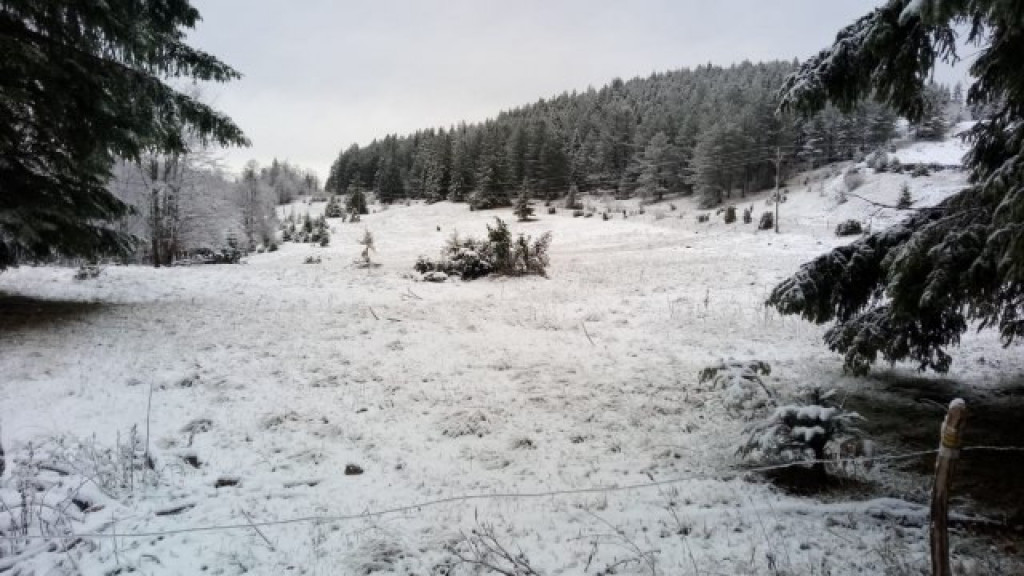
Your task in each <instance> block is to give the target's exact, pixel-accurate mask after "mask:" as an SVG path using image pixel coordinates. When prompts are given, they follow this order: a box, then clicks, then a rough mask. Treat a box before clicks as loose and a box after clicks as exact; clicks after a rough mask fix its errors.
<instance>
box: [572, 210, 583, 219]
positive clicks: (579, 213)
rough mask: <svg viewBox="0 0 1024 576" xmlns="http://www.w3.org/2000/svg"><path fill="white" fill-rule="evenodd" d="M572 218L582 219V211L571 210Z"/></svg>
mask: <svg viewBox="0 0 1024 576" xmlns="http://www.w3.org/2000/svg"><path fill="white" fill-rule="evenodd" d="M572 217H573V218H582V217H583V210H573V211H572Z"/></svg>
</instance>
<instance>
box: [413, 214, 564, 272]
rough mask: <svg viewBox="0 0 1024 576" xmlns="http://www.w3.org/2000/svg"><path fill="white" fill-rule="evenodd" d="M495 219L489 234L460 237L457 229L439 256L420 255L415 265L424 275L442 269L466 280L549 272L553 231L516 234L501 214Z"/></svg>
mask: <svg viewBox="0 0 1024 576" xmlns="http://www.w3.org/2000/svg"><path fill="white" fill-rule="evenodd" d="M494 220H495V225H494V227H493V228H492V227H491V226H487V238H485V239H476V238H472V237H470V236H466V237H460V236H459V235H458V232H454V233H452V236H451V238H449V239H448V241H447V243H446V244H445V246H444V248H442V249H441V257H440V258H439V259H438V260H431V259H429V258H427V257H425V256H420V257H419V259H418V260H417V261H416V265H415V266H414V268H415V269H416V271H417V272H419V273H420V274H424V275H426V274H429V273H432V272H441V273H444V274H445V275H447V276H458V277H460V278H462V279H463V280H474V279H476V278H481V277H483V276H487V275H490V274H494V275H497V276H525V275H537V276H547V266H548V249H549V247H550V246H551V233H550V232H545V233H544V234H543V235H541V237H540V238H538V239H536V240H534V239H533V238H531V237H529V236H524V235H523V234H519V235H518V236H517V237H515V238H513V237H512V233H511V232H510V231H509V229H508V225H507V224H505V222H503V221H502V220H501V219H500V218H495V219H494ZM434 278H436V276H435V277H434Z"/></svg>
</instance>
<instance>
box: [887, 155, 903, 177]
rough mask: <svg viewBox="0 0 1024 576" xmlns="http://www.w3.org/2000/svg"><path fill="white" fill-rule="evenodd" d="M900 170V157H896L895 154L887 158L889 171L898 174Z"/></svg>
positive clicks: (901, 168) (901, 166)
mask: <svg viewBox="0 0 1024 576" xmlns="http://www.w3.org/2000/svg"><path fill="white" fill-rule="evenodd" d="M902 171H903V165H902V164H900V159H899V158H897V157H896V156H893V157H892V158H891V159H889V172H893V173H896V174H899V173H900V172H902Z"/></svg>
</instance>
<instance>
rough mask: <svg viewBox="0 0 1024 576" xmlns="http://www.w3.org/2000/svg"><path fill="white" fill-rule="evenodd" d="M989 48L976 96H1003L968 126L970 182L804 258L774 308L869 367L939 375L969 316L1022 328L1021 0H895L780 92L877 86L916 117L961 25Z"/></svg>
mask: <svg viewBox="0 0 1024 576" xmlns="http://www.w3.org/2000/svg"><path fill="white" fill-rule="evenodd" d="M961 23H967V24H968V25H969V26H970V28H969V34H968V43H976V44H977V45H978V46H980V47H981V49H980V51H979V52H978V56H977V59H976V60H975V61H974V63H973V65H972V66H971V73H972V76H973V77H974V78H975V80H974V83H973V84H972V85H971V87H970V89H969V91H968V101H969V103H998V104H997V106H996V108H995V112H994V114H993V116H992V117H991V118H990V119H989V121H987V122H982V123H978V124H977V125H976V126H975V127H974V128H973V129H972V131H971V132H970V134H969V140H970V142H971V143H972V148H971V151H970V153H969V154H968V156H967V160H966V164H967V167H968V169H969V171H970V185H969V186H968V187H966V188H965V189H963V190H962V191H961V192H959V193H957V194H954V195H953V196H951V197H949V198H947V199H946V200H944V201H942V202H940V203H939V204H938V205H936V206H934V207H930V208H927V209H921V210H918V211H915V212H914V213H913V214H912V215H911V216H910V217H909V218H907V219H906V220H905V221H904V222H903V223H901V224H900V225H898V226H896V227H894V228H892V229H890V230H885V231H881V232H875V233H872V234H869V235H867V236H865V237H863V238H862V239H859V240H857V241H855V242H853V243H851V244H848V245H845V246H840V247H839V248H836V249H834V250H833V251H832V252H830V253H828V254H826V255H824V256H821V257H819V258H817V259H815V260H814V261H812V262H809V263H807V264H805V265H804V266H803V267H802V268H801V269H800V271H799V272H797V273H796V275H794V276H793V277H791V278H789V279H788V280H786V281H784V282H783V283H782V284H780V285H779V286H777V287H776V288H775V289H774V291H773V292H772V294H771V296H770V298H769V301H768V302H769V304H771V305H773V306H775V307H776V308H778V309H779V310H780V311H781V312H783V313H785V314H799V315H801V316H803V317H804V318H806V319H807V320H810V321H813V322H816V323H819V324H821V323H832V326H831V328H830V329H829V330H828V332H827V333H826V336H825V341H826V343H827V344H828V346H829V347H830V348H831V349H832V350H834V351H837V352H840V353H841V354H844V355H845V365H846V367H847V368H848V369H850V370H852V371H853V372H854V373H861V374H862V373H865V372H867V371H868V370H869V368H870V366H871V364H873V363H874V362H875V361H877V360H878V359H879V357H881V358H882V359H884V360H886V361H889V362H896V361H900V360H911V361H914V362H916V363H917V365H918V366H919V367H920V368H921V369H933V370H936V371H940V372H944V371H946V370H948V369H949V366H950V362H951V361H952V358H951V357H950V355H949V353H948V352H947V349H948V348H949V347H950V346H955V345H957V344H958V343H959V341H960V336H961V334H963V333H964V332H965V331H966V330H967V329H968V327H969V326H972V325H977V326H980V327H982V328H995V329H998V330H999V332H1000V334H1001V336H1002V339H1003V342H1004V344H1006V345H1010V344H1011V343H1013V342H1015V341H1017V339H1019V338H1020V337H1021V336H1024V312H1022V308H1021V303H1022V302H1024V192H1022V190H1024V186H1022V185H1021V184H1022V182H1024V76H1022V75H1021V74H1018V73H1016V72H1015V71H1016V70H1019V69H1020V62H1021V59H1022V55H1024V23H1022V21H1021V19H1020V18H1019V13H1018V11H1017V8H1016V7H1015V5H1013V4H1008V3H998V2H992V1H991V0H964V1H957V0H930V1H928V0H926V1H923V2H921V1H911V0H889V1H888V2H886V3H885V5H883V6H882V7H880V8H878V9H876V10H874V11H873V12H871V13H869V14H867V15H866V16H863V17H862V18H860V19H859V20H857V21H856V22H854V23H853V24H851V25H850V26H848V27H846V28H845V29H843V30H842V31H841V32H840V33H839V35H838V36H837V39H836V43H835V45H834V46H833V47H832V48H830V49H827V50H824V51H822V52H821V53H820V54H818V55H817V56H815V57H813V58H811V59H810V60H808V61H807V62H806V63H804V64H803V65H802V66H801V68H800V70H799V71H798V72H797V73H796V74H794V75H792V76H790V77H789V78H788V79H787V80H786V82H785V84H784V85H783V89H782V92H781V95H782V103H783V106H784V107H785V108H787V109H794V110H797V111H801V112H804V113H815V112H817V111H818V110H820V109H821V108H822V107H823V106H824V105H825V104H826V102H832V103H833V104H835V105H836V106H838V107H840V108H842V109H844V110H850V109H852V108H853V107H854V106H855V105H856V103H857V102H858V100H860V99H862V98H865V97H868V96H869V95H874V96H875V97H876V98H879V99H881V100H882V101H884V102H885V103H887V104H888V105H890V106H891V107H892V108H893V109H894V110H896V111H897V112H899V113H900V114H902V115H905V116H907V117H908V118H909V119H910V120H911V121H912V122H919V121H920V120H921V119H922V118H923V117H924V114H925V112H926V107H927V106H928V104H927V92H928V87H927V86H926V84H925V82H924V79H927V78H929V77H930V76H931V71H932V69H933V68H934V66H935V65H936V63H937V62H939V61H941V60H950V59H952V58H955V56H956V41H955V40H956V36H957V33H956V31H955V27H956V26H958V25H959V24H961Z"/></svg>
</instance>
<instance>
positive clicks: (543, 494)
mask: <svg viewBox="0 0 1024 576" xmlns="http://www.w3.org/2000/svg"><path fill="white" fill-rule="evenodd" d="M961 451H962V452H982V451H991V452H1021V453H1024V447H1016V446H968V447H964V448H961ZM938 452H939V451H938V449H933V450H919V451H916V452H906V453H901V454H886V455H881V456H871V457H867V456H865V457H857V458H837V459H824V460H797V461H793V462H788V463H785V464H774V465H768V466H757V467H749V468H738V469H732V470H728V471H724V472H721V473H718V474H699V473H695V474H689V475H686V476H676V477H672V478H666V479H663V480H651V481H649V482H638V483H632V484H622V485H609V486H591V487H585V488H565V489H560V490H546V491H538V492H493V493H481V494H465V495H460V496H448V497H445V498H436V499H433V500H424V501H421V502H417V503H414V504H407V505H404V506H395V507H392V508H383V509H379V510H372V511H366V512H359V513H353V514H336V515H313V516H299V517H295V518H284V519H281V520H264V521H259V522H257V521H248V522H245V523H229V524H211V525H207V526H191V527H184V528H173V529H169V530H152V531H145V532H93V533H88V532H83V533H70V534H65V535H23V536H0V542H13V541H21V542H24V541H30V540H37V541H38V540H50V541H52V540H74V539H83V540H111V539H116V538H122V539H136V538H157V537H162V536H174V535H178V534H191V533H200V532H227V531H235V530H254V529H258V528H267V527H274V526H286V525H292V524H308V523H312V524H323V523H328V522H348V521H353V520H368V519H373V518H380V517H382V516H392V515H396V514H404V513H409V512H419V511H421V510H423V509H425V508H436V507H438V506H443V505H446V504H460V503H465V502H473V501H480V500H534V499H540V498H554V497H559V496H580V495H586V494H607V493H615V492H632V491H637V490H646V489H649V488H658V487H662V486H668V485H672V484H680V483H682V482H690V481H694V480H723V481H724V480H730V479H732V478H735V477H738V476H742V475H745V474H757V473H763V472H771V471H776V470H784V469H788V468H794V467H806V466H808V465H811V464H844V463H849V464H864V463H867V462H893V461H902V460H910V459H914V458H920V457H922V456H929V455H934V454H937V453H938Z"/></svg>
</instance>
